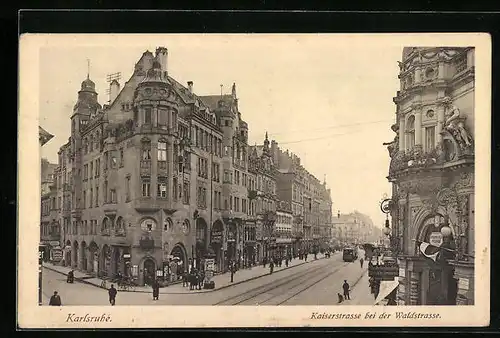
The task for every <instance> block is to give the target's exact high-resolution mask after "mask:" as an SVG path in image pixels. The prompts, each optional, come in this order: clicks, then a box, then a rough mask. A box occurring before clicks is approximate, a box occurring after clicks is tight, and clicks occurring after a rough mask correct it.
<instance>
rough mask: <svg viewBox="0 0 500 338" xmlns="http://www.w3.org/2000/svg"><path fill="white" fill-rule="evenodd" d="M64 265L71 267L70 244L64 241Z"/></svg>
mask: <svg viewBox="0 0 500 338" xmlns="http://www.w3.org/2000/svg"><path fill="white" fill-rule="evenodd" d="M64 265H65V266H71V242H70V241H69V240H68V241H66V246H65V247H64Z"/></svg>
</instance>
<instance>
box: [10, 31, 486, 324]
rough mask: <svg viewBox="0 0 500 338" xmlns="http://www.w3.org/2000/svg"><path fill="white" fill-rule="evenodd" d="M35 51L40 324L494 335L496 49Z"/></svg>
mask: <svg viewBox="0 0 500 338" xmlns="http://www.w3.org/2000/svg"><path fill="white" fill-rule="evenodd" d="M20 45H21V49H20V65H21V67H20V79H21V80H20V81H21V82H20V83H21V88H20V112H19V114H20V124H19V125H20V127H19V128H20V131H19V135H20V136H19V152H20V153H19V156H20V169H19V177H20V183H19V184H20V185H19V215H20V217H21V218H23V217H26V221H25V222H22V221H21V219H20V221H19V225H18V227H19V232H18V233H19V251H20V254H19V256H18V262H19V267H20V269H19V273H18V285H19V287H18V291H19V292H18V301H19V311H21V309H22V307H23V306H25V307H29V311H28V312H27V314H26V315H25V317H24V322H26V323H27V324H28V323H33V324H29V325H35V326H39V325H44V323H45V325H47V327H64V328H68V327H86V326H85V325H89V324H92V325H99V327H128V326H130V325H132V326H135V325H138V327H186V326H191V327H200V326H212V327H214V326H218V327H224V326H234V325H237V326H241V325H243V326H304V325H312V326H338V325H344V326H360V325H370V326H377V325H385V326H389V325H390V326H398V325H400V326H411V325H420V326H422V325H424V326H440V325H449V324H450V323H452V324H453V325H465V326H474V325H480V324H487V323H488V321H489V317H488V316H489V259H490V258H489V240H490V239H489V231H490V230H489V227H490V223H489V203H490V202H489V189H490V188H489V184H490V183H489V173H490V171H489V170H490V169H489V156H490V150H489V147H490V144H489V142H490V124H489V123H490V122H489V121H490V117H491V107H490V101H491V94H490V92H491V79H490V67H491V65H490V58H491V55H490V54H491V52H490V50H491V46H490V42H489V38H488V36H487V35H484V34H413V35H404V34H380V35H375V34H356V35H354V34H353V35H342V34H192V35H187V34H186V35H182V34H171V35H168V34H166V35H148V36H142V35H126V34H123V35H112V34H99V35H83V34H82V35H78V34H75V35H70V36H68V35H66V36H64V35H57V34H54V35H50V34H45V35H25V36H23V37H22V38H21V41H20ZM30 51H32V52H33V53H30ZM34 58H36V60H33V59H34ZM23 81H24V82H23ZM28 88H29V89H28ZM24 95H26V96H24ZM35 130H38V136H39V143H38V144H34V141H28V140H27V139H28V137H27V136H28V135H30V138H31V139H33V140H34V137H32V134H33V133H34V132H35ZM478 131H479V132H478ZM23 143H24V145H23ZM28 147H31V148H30V149H33V151H30V152H29V155H28V154H26V152H25V150H26V149H28ZM35 147H37V148H35ZM33 154H38V156H34V155H33ZM23 159H25V160H23ZM36 168H40V171H38V169H36ZM476 173H479V174H480V175H476ZM23 178H25V179H23ZM21 181H23V182H21ZM38 185H39V187H40V188H39V190H37V189H33V186H38ZM24 189H26V190H29V192H27V193H24V191H25V190H24ZM35 195H36V196H35ZM476 196H478V197H479V200H478V199H476ZM476 201H479V202H480V203H479V204H478V203H477V202H476ZM38 206H39V207H40V210H39V213H38V214H36V213H34V212H32V211H33V210H35V211H36V210H38ZM476 206H478V209H477V210H476ZM26 208H29V209H31V211H30V215H27V214H26V210H29V209H26ZM22 210H25V212H23V211H22ZM28 218H29V221H28ZM476 224H478V227H476ZM37 248H38V260H36V257H35V255H36V249H37ZM28 289H29V292H28ZM54 306H55V308H54ZM131 306H132V307H131ZM158 306H160V307H169V308H165V309H166V310H165V311H166V312H165V313H168V316H169V317H170V319H171V322H169V323H166V322H165V321H164V314H163V315H162V314H161V313H158V310H157V309H159V308H158ZM193 306H195V307H193ZM206 306H210V307H209V308H207V307H206ZM228 306H230V307H228ZM234 306H238V307H234ZM240 306H241V307H240ZM277 306H279V308H278V307H277ZM79 309H81V310H79ZM85 309H86V310H85ZM89 309H91V310H89ZM155 309H156V310H155ZM160 309H162V308H160ZM276 309H279V311H277V310H276ZM149 311H151V312H149ZM161 311H162V310H160V312H161ZM191 311H195V312H197V311H200V312H199V313H203V316H206V318H189V319H188V318H187V317H189V313H190V312H191ZM37 313H38V315H37ZM139 313H142V315H139ZM146 313H151V314H155V316H156V317H157V318H158V320H155V319H154V318H153V317H149V318H142V319H138V318H136V320H135V321H134V319H131V322H130V319H125V318H134V316H141V317H144V316H146V317H147V316H148V315H147V314H146ZM203 316H202V317H203ZM384 316H387V317H384ZM35 317H38V318H35ZM42 317H45V322H44V319H42ZM194 317H196V316H194ZM257 317H258V318H257ZM57 318H58V319H57ZM119 318H123V319H121V320H120V319H119ZM161 318H163V321H162V320H161ZM252 320H253V322H252ZM149 321H152V322H154V324H153V323H152V322H151V323H150V322H149ZM224 321H226V322H227V323H224ZM174 322H175V323H174ZM377 322H378V323H377ZM200 323H204V324H200ZM416 323H418V324H416ZM29 325H28V326H29Z"/></svg>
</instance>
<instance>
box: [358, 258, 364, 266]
mask: <svg viewBox="0 0 500 338" xmlns="http://www.w3.org/2000/svg"><path fill="white" fill-rule="evenodd" d="M363 262H364V260H363V257H361V258H360V259H359V264H361V268H363Z"/></svg>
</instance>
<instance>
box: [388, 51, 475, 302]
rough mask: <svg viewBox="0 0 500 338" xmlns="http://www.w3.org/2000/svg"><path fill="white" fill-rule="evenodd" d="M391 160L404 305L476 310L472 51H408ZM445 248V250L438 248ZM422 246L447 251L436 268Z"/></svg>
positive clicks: (400, 296)
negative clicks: (438, 246) (471, 306)
mask: <svg viewBox="0 0 500 338" xmlns="http://www.w3.org/2000/svg"><path fill="white" fill-rule="evenodd" d="M399 78H400V80H401V88H400V90H399V91H398V92H397V95H396V97H395V98H394V102H395V104H396V107H397V108H396V123H395V124H394V125H393V126H392V130H393V131H394V132H395V133H396V135H395V139H394V141H393V142H391V143H389V144H386V145H388V150H389V154H390V157H391V162H390V168H389V176H388V179H389V181H390V182H392V186H393V190H392V199H393V202H394V206H395V207H393V208H392V215H391V216H392V220H393V227H392V231H393V233H392V237H393V239H394V246H396V247H397V251H398V258H399V271H400V273H399V276H400V285H399V288H398V301H399V303H400V304H406V305H452V304H460V305H472V304H474V258H473V256H474V244H475V243H474V48H452V47H445V48H444V47H443V48H442V47H415V48H414V47H407V48H404V50H403V57H402V62H400V74H399ZM440 240H441V241H442V244H440ZM421 242H427V243H434V245H442V246H444V247H446V248H447V249H448V250H445V251H443V252H444V253H445V254H443V255H441V256H440V259H437V261H434V260H432V259H429V258H427V257H425V256H424V255H423V254H422V253H421V251H420V249H419V244H420V243H421Z"/></svg>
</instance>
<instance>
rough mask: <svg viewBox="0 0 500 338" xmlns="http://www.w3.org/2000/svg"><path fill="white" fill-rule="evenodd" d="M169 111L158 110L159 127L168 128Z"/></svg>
mask: <svg viewBox="0 0 500 338" xmlns="http://www.w3.org/2000/svg"><path fill="white" fill-rule="evenodd" d="M167 113H168V112H167V111H166V110H165V109H158V126H159V127H166V126H167V123H168V121H167Z"/></svg>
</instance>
